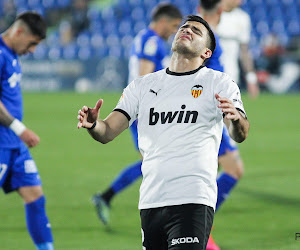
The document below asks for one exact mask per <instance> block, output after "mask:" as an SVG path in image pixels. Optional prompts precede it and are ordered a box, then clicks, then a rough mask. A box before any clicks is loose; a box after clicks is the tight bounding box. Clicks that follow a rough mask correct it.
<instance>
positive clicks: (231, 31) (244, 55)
mask: <svg viewBox="0 0 300 250" xmlns="http://www.w3.org/2000/svg"><path fill="white" fill-rule="evenodd" d="M241 3H242V0H222V5H223V13H222V15H221V20H220V23H219V25H218V27H217V34H218V35H219V37H220V42H221V47H222V49H223V54H222V62H223V65H224V71H225V72H226V73H227V74H229V75H230V76H231V77H232V79H233V80H234V81H235V82H236V83H239V78H240V75H239V72H240V70H239V59H240V60H241V65H242V67H243V71H244V73H245V80H246V84H247V90H248V93H249V94H250V96H251V97H252V98H256V97H257V96H258V95H259V86H258V84H257V77H256V73H255V70H254V65H253V59H252V55H251V53H250V51H249V48H248V47H249V46H248V45H249V41H250V35H251V21H250V17H249V15H248V14H247V13H246V12H245V11H243V10H242V9H241V8H239V6H240V5H241Z"/></svg>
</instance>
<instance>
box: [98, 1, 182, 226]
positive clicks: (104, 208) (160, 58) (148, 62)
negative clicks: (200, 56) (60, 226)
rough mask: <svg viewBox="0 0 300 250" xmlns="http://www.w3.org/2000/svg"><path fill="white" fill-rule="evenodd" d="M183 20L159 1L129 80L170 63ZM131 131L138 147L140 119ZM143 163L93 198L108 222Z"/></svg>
mask: <svg viewBox="0 0 300 250" xmlns="http://www.w3.org/2000/svg"><path fill="white" fill-rule="evenodd" d="M181 22H182V14H181V12H180V10H179V9H178V8H177V7H176V6H174V5H172V4H170V3H161V4H158V5H157V6H156V7H155V8H154V9H153V10H152V16H151V23H150V24H149V26H148V27H147V28H146V29H144V30H142V31H140V32H139V33H138V34H137V36H136V37H135V39H134V42H133V45H132V48H131V55H130V59H129V78H128V83H130V82H131V81H132V80H134V79H135V78H137V77H139V76H142V75H146V74H148V73H152V72H155V71H158V70H161V69H163V68H166V67H167V66H168V62H169V60H170V57H169V54H170V48H169V45H168V43H167V41H168V39H169V38H170V37H171V36H172V35H174V34H175V33H176V32H177V29H178V27H179V25H180V24H181ZM130 131H131V134H132V137H133V141H134V144H135V147H136V149H137V150H139V149H138V134H137V121H135V122H134V123H133V124H132V125H131V127H130ZM141 165H142V160H139V161H137V162H135V163H133V164H131V165H129V166H127V167H125V168H124V170H123V171H122V172H121V173H120V174H119V175H118V176H117V178H116V179H115V180H114V181H113V182H112V184H111V186H110V187H109V188H108V189H107V190H106V191H105V192H104V193H102V194H100V193H98V194H95V195H94V196H93V197H92V201H93V203H94V205H95V207H96V211H97V215H98V217H99V219H100V220H101V221H102V222H103V223H104V224H105V225H106V224H108V222H109V209H110V201H111V199H112V198H113V197H114V196H115V195H116V194H117V193H119V192H121V191H122V190H123V189H125V188H126V187H127V186H129V185H130V184H132V183H133V182H134V181H135V180H137V179H138V178H139V177H141V176H142V172H141Z"/></svg>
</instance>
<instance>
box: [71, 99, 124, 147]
mask: <svg viewBox="0 0 300 250" xmlns="http://www.w3.org/2000/svg"><path fill="white" fill-rule="evenodd" d="M102 104H103V100H102V99H100V100H98V101H97V103H96V106H95V107H94V108H89V107H87V106H83V107H82V109H80V110H79V111H78V116H77V119H78V120H79V122H78V124H77V128H81V127H83V128H86V129H87V130H88V132H89V134H90V135H91V136H92V137H93V138H94V139H95V140H96V141H99V142H101V143H103V144H105V143H108V142H110V141H112V140H113V139H114V138H115V137H116V136H118V135H119V134H120V133H121V132H123V131H124V130H125V129H126V128H128V126H129V121H128V119H127V117H126V116H125V115H124V114H122V113H120V112H118V111H114V112H112V113H110V114H109V115H108V116H107V117H106V118H105V119H104V120H100V119H98V117H99V111H100V108H101V106H102Z"/></svg>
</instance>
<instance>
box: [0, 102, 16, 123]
mask: <svg viewBox="0 0 300 250" xmlns="http://www.w3.org/2000/svg"><path fill="white" fill-rule="evenodd" d="M14 119H15V118H14V117H13V116H12V115H10V114H9V113H8V111H7V109H6V108H5V107H4V105H3V103H2V102H1V101H0V124H1V125H4V126H6V127H9V125H10V124H11V123H12V122H13V120H14Z"/></svg>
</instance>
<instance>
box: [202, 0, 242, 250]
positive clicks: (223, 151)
mask: <svg viewBox="0 0 300 250" xmlns="http://www.w3.org/2000/svg"><path fill="white" fill-rule="evenodd" d="M199 5H200V7H199V8H198V12H199V13H200V15H201V16H202V17H203V19H204V20H205V21H207V23H208V24H209V26H210V27H211V29H212V30H213V31H214V33H215V31H216V29H217V25H218V24H219V22H220V17H221V14H222V3H221V0H200V1H199ZM215 38H216V49H215V51H214V53H213V54H212V56H211V57H210V58H209V59H208V61H207V62H206V64H205V66H206V67H208V68H212V69H214V70H218V71H221V72H224V67H223V64H222V63H221V60H220V57H221V55H222V53H223V51H222V48H221V46H220V41H219V37H218V35H217V34H216V33H215ZM218 162H219V164H220V165H221V166H222V168H223V172H222V173H221V174H220V175H219V177H218V179H217V184H218V200H217V206H216V211H218V209H219V208H220V206H221V204H222V203H223V202H224V201H225V199H226V198H227V197H228V195H229V193H230V191H231V190H232V189H233V188H234V187H235V185H236V183H237V181H238V180H239V179H240V178H241V177H242V175H243V161H242V159H241V158H240V154H239V151H238V148H237V146H236V143H235V142H234V141H233V140H232V139H231V138H230V136H229V134H228V131H227V129H226V126H224V127H223V132H222V140H221V145H220V149H219V154H218ZM206 249H207V250H219V249H220V248H219V247H218V246H217V244H216V243H215V242H214V241H213V239H212V237H211V236H210V238H209V240H208V243H207V248H206Z"/></svg>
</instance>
